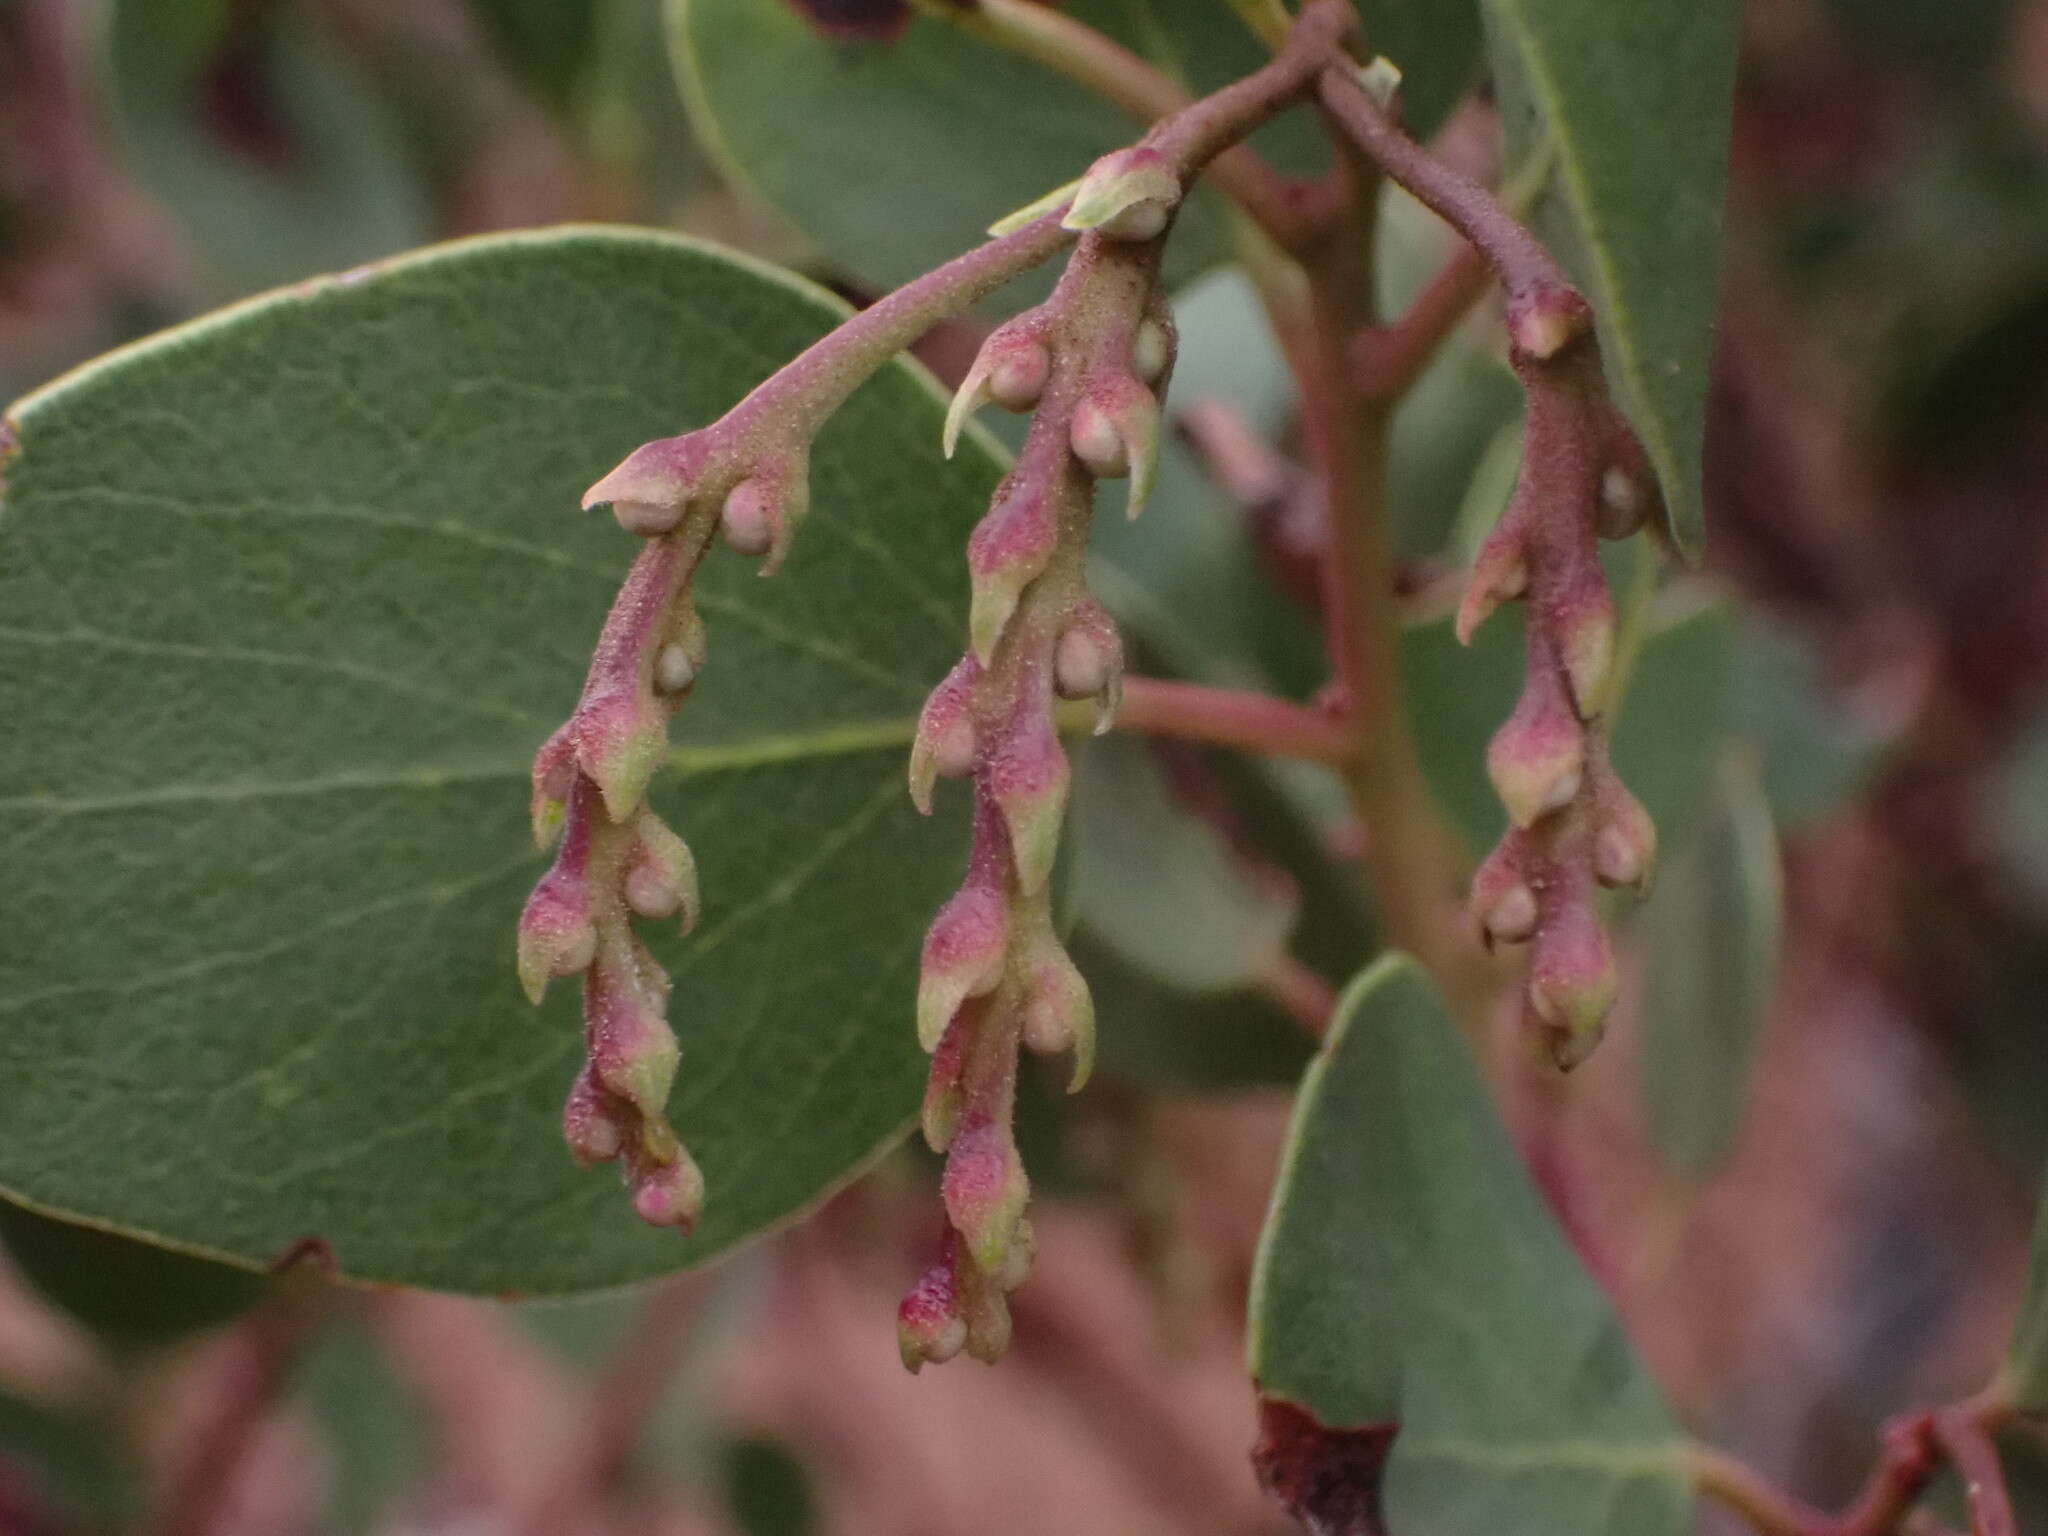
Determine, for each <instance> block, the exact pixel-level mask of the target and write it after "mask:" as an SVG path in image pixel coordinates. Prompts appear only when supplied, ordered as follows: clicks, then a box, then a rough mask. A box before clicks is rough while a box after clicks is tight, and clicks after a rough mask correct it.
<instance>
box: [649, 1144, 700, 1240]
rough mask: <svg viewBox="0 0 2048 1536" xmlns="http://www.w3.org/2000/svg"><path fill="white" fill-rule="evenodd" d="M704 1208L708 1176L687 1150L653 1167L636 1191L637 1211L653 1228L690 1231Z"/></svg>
mask: <svg viewBox="0 0 2048 1536" xmlns="http://www.w3.org/2000/svg"><path fill="white" fill-rule="evenodd" d="M703 1209H704V1175H703V1174H702V1173H701V1172H700V1171H699V1170H698V1168H697V1165H696V1163H695V1162H693V1161H692V1160H691V1159H690V1157H689V1155H688V1154H687V1153H685V1154H684V1155H682V1156H681V1157H679V1158H677V1159H676V1161H674V1162H672V1163H663V1164H661V1165H660V1166H659V1167H656V1168H651V1169H649V1170H648V1171H647V1172H646V1173H645V1174H644V1175H642V1177H641V1178H640V1180H639V1182H638V1184H637V1186H636V1187H635V1188H634V1190H633V1214H634V1215H636V1216H638V1217H639V1218H640V1219H641V1220H642V1221H644V1222H646V1223H647V1224H648V1225H649V1226H650V1227H681V1228H683V1229H684V1230H686V1231H687V1230H688V1229H689V1228H690V1226H691V1225H693V1224H694V1223H695V1222H696V1220H697V1214H698V1212H700V1211H702V1210H703Z"/></svg>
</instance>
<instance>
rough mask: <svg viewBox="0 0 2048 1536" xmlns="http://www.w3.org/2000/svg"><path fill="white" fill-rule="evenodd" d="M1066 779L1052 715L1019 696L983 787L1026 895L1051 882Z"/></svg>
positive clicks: (1063, 755) (1064, 759)
mask: <svg viewBox="0 0 2048 1536" xmlns="http://www.w3.org/2000/svg"><path fill="white" fill-rule="evenodd" d="M1070 778H1071V770H1070V769H1069V768H1068V766H1067V754H1066V753H1065V752H1064V751H1063V750H1061V747H1060V739H1059V735H1058V733H1057V732H1055V731H1054V729H1053V723H1052V712H1051V711H1050V710H1049V709H1046V708H1044V707H1043V705H1042V704H1041V703H1039V701H1038V700H1036V699H1033V698H1031V697H1028V696H1022V695H1020V697H1019V698H1018V700H1017V705H1016V710H1015V712H1014V713H1013V714H1012V716H1011V718H1010V721H1009V726H1008V729H1007V730H1006V731H1005V732H1004V733H1003V736H1002V739H1001V740H1000V741H998V742H997V743H996V744H995V746H994V749H993V750H992V751H991V752H990V753H989V758H988V765H987V768H986V778H985V779H984V781H983V782H984V784H985V785H986V787H987V790H988V793H989V795H990V796H991V797H992V798H993V799H994V801H995V803H996V806H997V808H998V809H1000V810H1001V812H1002V815H1003V821H1004V822H1005V824H1006V825H1007V826H1008V827H1009V831H1010V849H1011V852H1012V855H1013V857H1014V859H1015V862H1016V867H1017V884H1018V886H1019V887H1020V888H1021V889H1022V890H1023V892H1024V893H1025V894H1026V895H1030V894H1032V893H1033V892H1036V891H1039V890H1042V889H1043V888H1044V886H1045V883H1046V881H1048V880H1049V879H1051V878H1052V866H1053V860H1054V858H1055V857H1056V856H1057V855H1058V853H1059V844H1060V823H1061V821H1062V820H1063V819H1064V817H1065V815H1066V810H1067V787H1068V784H1069V782H1070Z"/></svg>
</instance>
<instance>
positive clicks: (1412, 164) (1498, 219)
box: [1316, 65, 1572, 306]
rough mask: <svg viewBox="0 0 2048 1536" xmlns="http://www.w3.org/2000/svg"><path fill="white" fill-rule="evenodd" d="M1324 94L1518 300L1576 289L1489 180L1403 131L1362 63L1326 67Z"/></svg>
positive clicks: (1354, 137)
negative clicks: (1484, 182) (1360, 69)
mask: <svg viewBox="0 0 2048 1536" xmlns="http://www.w3.org/2000/svg"><path fill="white" fill-rule="evenodd" d="M1316 94H1317V99H1318V100H1319V101H1320V102H1321V103H1322V106H1323V110H1324V111H1325V112H1326V113H1327V114H1328V115H1329V117H1330V119H1331V120H1332V121H1334V122H1335V123H1337V124H1338V125H1339V127H1340V128H1341V129H1342V130H1343V132H1344V134H1345V135H1346V136H1347V137H1348V138H1349V139H1350V141H1351V142H1352V143H1353V144H1355V145H1356V146H1357V147H1358V148H1359V150H1361V151H1362V152H1363V153H1364V154H1365V155H1366V156H1367V157H1368V158H1370V159H1371V160H1372V162H1373V163H1374V164H1375V165H1377V166H1378V167H1379V168H1380V169H1381V170H1382V171H1384V172H1385V173H1386V175H1387V177H1388V178H1389V179H1390V180H1392V181H1394V182H1396V183H1397V184H1399V185H1400V186H1402V187H1404V188H1406V189H1407V190H1408V191H1409V192H1410V193H1412V194H1413V195H1414V197H1415V199H1416V201H1418V202H1420V203H1421V204H1422V205H1423V206H1424V207H1426V208H1428V209H1430V210H1431V211H1432V212H1434V213H1435V214H1436V215H1437V216H1438V217H1439V218H1441V219H1442V220H1443V221H1444V222H1445V223H1447V224H1449V225H1450V226H1451V228H1453V229H1455V230H1456V231H1457V232H1458V233H1459V234H1461V235H1463V236H1464V237H1465V239H1466V240H1467V242H1469V243H1470V244H1471V245H1472V247H1473V248H1474V249H1475V250H1477V251H1478V252H1479V254H1480V255H1481V256H1482V257H1484V258H1485V261H1486V264H1487V265H1488V266H1490V267H1492V268H1493V270H1494V272H1495V273H1496V274H1498V275H1499V277H1500V280H1501V286H1502V287H1504V288H1506V289H1507V291H1508V298H1509V303H1510V306H1513V305H1514V304H1515V303H1516V301H1517V300H1518V299H1523V298H1529V299H1535V298H1539V297H1540V296H1541V295H1544V294H1547V293H1553V292H1559V291H1562V292H1570V291H1572V282H1571V279H1570V278H1568V277H1566V276H1565V274H1564V271H1563V269H1562V268H1560V267H1559V266H1558V264H1557V263H1556V261H1554V260H1553V259H1552V258H1551V255H1550V253H1549V252H1548V251H1546V250H1545V249H1544V248H1543V245H1542V242H1540V241H1539V240H1537V238H1536V237H1535V236H1534V235H1532V234H1530V233H1529V231H1528V230H1527V229H1526V228H1524V227H1523V225H1522V224H1521V223H1520V222H1519V221H1517V220H1516V219H1515V217H1514V215H1513V214H1511V213H1509V212H1508V210H1507V209H1506V208H1505V207H1504V206H1503V205H1502V204H1501V202H1500V200H1499V199H1497V198H1496V197H1495V196H1494V195H1493V194H1492V193H1491V192H1489V191H1487V189H1486V188H1485V187H1483V186H1481V185H1480V184H1479V183H1478V182H1476V181H1474V180H1472V178H1471V177H1469V176H1467V175H1465V174H1464V173H1463V172H1462V171H1459V170H1456V169H1454V168H1453V167H1452V166H1450V165H1448V164H1446V163H1445V162H1444V161H1442V160H1439V159H1438V158H1437V157H1436V156H1434V155H1432V154H1431V153H1430V152H1429V151H1428V150H1426V149H1424V148H1423V147H1422V146H1421V145H1420V144H1418V143H1416V142H1415V140H1413V139H1411V138H1410V137H1408V135H1407V134H1406V133H1404V132H1402V131H1401V128H1400V126H1399V124H1397V123H1396V122H1395V120H1394V118H1393V116H1392V114H1390V113H1389V112H1388V111H1387V110H1386V109H1385V108H1384V107H1382V106H1381V105H1380V104H1379V103H1378V102H1377V101H1375V100H1374V99H1373V96H1372V93H1371V92H1370V91H1368V90H1367V89H1366V88H1365V85H1364V84H1363V83H1362V82H1361V81H1360V80H1359V78H1358V73H1357V71H1356V70H1354V69H1351V68H1349V67H1346V66H1343V65H1338V66H1334V67H1332V68H1330V69H1328V70H1325V71H1324V72H1323V75H1322V77H1321V79H1319V80H1318V81H1317V82H1316Z"/></svg>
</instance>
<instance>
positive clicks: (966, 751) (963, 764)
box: [932, 714, 975, 779]
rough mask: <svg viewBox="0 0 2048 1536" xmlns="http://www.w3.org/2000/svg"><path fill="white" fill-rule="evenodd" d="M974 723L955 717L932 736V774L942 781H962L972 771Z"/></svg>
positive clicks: (966, 718)
mask: <svg viewBox="0 0 2048 1536" xmlns="http://www.w3.org/2000/svg"><path fill="white" fill-rule="evenodd" d="M974 751H975V748H974V722H973V721H972V720H970V719H969V718H968V717H967V716H966V715H964V714H960V715H955V716H954V717H953V718H952V719H950V720H948V721H946V722H945V724H944V725H942V726H940V727H939V729H938V730H937V731H936V732H934V733H933V735H932V772H933V773H934V774H936V775H937V776H938V777H939V778H942V779H964V778H966V777H967V775H968V774H970V773H972V772H973V771H974Z"/></svg>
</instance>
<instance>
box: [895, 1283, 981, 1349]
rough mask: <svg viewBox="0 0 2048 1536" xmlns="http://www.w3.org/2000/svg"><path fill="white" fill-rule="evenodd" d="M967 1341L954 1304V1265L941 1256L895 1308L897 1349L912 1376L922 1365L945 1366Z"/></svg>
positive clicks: (962, 1319)
mask: <svg viewBox="0 0 2048 1536" xmlns="http://www.w3.org/2000/svg"><path fill="white" fill-rule="evenodd" d="M966 1342H967V1322H966V1319H964V1318H962V1317H961V1316H960V1313H959V1310H958V1308H957V1306H956V1303H955V1297H954V1286H953V1265H952V1261H951V1260H950V1259H949V1258H941V1259H940V1260H939V1261H938V1262H937V1263H936V1264H934V1265H932V1267H931V1268H929V1269H927V1270H926V1271H925V1272H924V1273H923V1274H922V1275H921V1276H919V1277H918V1281H917V1284H916V1285H914V1286H912V1287H911V1290H910V1294H909V1295H907V1296H905V1297H904V1298H903V1303H902V1305H901V1306H899V1307H898V1308H897V1309H896V1348H897V1351H898V1352H899V1353H900V1354H901V1355H902V1357H903V1365H904V1368H905V1369H906V1370H908V1371H910V1372H911V1373H912V1374H913V1375H915V1374H916V1373H917V1371H918V1370H919V1369H920V1368H922V1367H923V1366H925V1365H944V1364H945V1363H946V1362H947V1361H948V1360H950V1359H952V1358H953V1357H954V1356H955V1355H957V1354H959V1353H960V1349H961V1346H962V1345H964V1344H965V1343H966Z"/></svg>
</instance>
